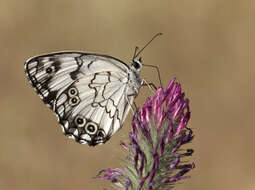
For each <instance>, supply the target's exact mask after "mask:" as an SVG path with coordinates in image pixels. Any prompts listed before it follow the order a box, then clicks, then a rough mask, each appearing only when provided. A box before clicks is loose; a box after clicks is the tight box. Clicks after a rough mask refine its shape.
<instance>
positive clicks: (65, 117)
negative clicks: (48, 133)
mask: <svg viewBox="0 0 255 190" xmlns="http://www.w3.org/2000/svg"><path fill="white" fill-rule="evenodd" d="M25 73H26V75H27V77H28V79H29V81H30V83H31V85H32V86H33V88H34V89H35V90H36V92H37V93H38V95H39V96H40V97H41V99H42V100H43V102H44V103H45V104H47V105H48V106H49V107H50V108H51V109H52V110H53V111H54V112H55V113H56V115H57V117H58V120H59V123H60V124H61V126H62V129H63V133H64V134H65V135H67V136H69V137H70V138H73V139H75V140H76V141H77V142H79V143H82V144H88V145H90V146H95V145H97V144H102V143H105V142H106V141H107V140H109V139H110V137H111V136H112V135H113V134H114V133H115V132H116V131H118V130H119V129H120V128H121V127H122V125H123V122H124V120H125V118H126V116H127V114H128V112H129V110H130V108H131V104H132V103H133V101H134V98H135V97H136V96H137V94H138V91H139V88H140V86H141V80H140V78H139V73H137V72H135V71H134V70H133V69H132V68H131V67H130V66H128V65H126V64H125V63H124V62H122V61H120V60H118V59H116V58H113V57H110V56H107V55H98V54H88V53H83V52H59V53H52V54H47V55H41V56H37V57H33V58H31V59H29V60H27V61H26V63H25Z"/></svg>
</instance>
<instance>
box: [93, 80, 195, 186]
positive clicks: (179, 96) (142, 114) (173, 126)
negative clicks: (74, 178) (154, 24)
mask: <svg viewBox="0 0 255 190" xmlns="http://www.w3.org/2000/svg"><path fill="white" fill-rule="evenodd" d="M175 80H176V79H175V78H174V79H173V80H172V81H171V82H170V83H169V85H168V87H167V88H166V89H162V88H159V89H158V90H157V91H156V93H155V95H154V96H153V97H152V98H148V99H147V100H146V102H145V103H144V105H143V107H142V108H141V109H140V110H136V113H135V114H134V116H133V121H132V131H131V132H130V133H129V143H128V145H126V144H125V143H124V142H121V143H120V145H121V147H122V148H123V149H124V150H125V151H126V152H127V153H128V157H127V159H126V163H125V165H124V169H119V168H116V169H106V170H102V171H100V172H99V174H98V175H97V176H96V177H97V178H100V179H103V180H110V181H111V182H112V183H114V184H115V185H116V186H118V187H120V189H126V190H141V189H143V190H154V189H157V190H164V189H169V187H173V184H174V183H175V182H177V181H179V180H182V179H186V178H189V176H184V175H185V174H186V173H187V172H189V171H190V170H191V169H193V168H194V167H195V165H194V163H192V164H187V163H186V160H185V164H184V160H183V159H184V158H185V157H188V156H191V155H192V153H193V152H194V151H193V150H192V149H187V150H183V149H182V150H181V149H180V147H181V146H182V145H184V144H187V143H189V142H190V141H191V140H192V139H193V132H192V130H191V129H190V128H188V127H187V124H188V121H189V119H190V110H189V100H188V99H186V98H184V93H183V92H182V91H181V85H180V84H179V83H177V82H176V81H175Z"/></svg>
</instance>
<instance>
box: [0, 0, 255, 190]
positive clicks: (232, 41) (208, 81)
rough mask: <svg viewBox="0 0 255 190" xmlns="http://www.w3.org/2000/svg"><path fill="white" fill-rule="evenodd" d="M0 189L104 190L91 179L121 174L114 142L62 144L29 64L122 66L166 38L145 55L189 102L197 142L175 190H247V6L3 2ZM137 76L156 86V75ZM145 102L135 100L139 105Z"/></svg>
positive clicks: (251, 13) (250, 41) (251, 157)
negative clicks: (53, 60)
mask: <svg viewBox="0 0 255 190" xmlns="http://www.w3.org/2000/svg"><path fill="white" fill-rule="evenodd" d="M0 23H1V24H0V60H1V61H0V66H1V68H0V73H1V74H0V87H1V90H0V97H1V98H0V106H1V111H0V121H1V126H0V127H1V132H0V189H1V190H16V189H17V190H34V189H37V190H45V189H49V190H51V189H54V190H60V189H61V190H67V189H84V190H86V189H103V187H105V188H110V183H109V182H104V181H100V180H97V179H93V178H92V177H93V176H95V175H96V174H97V172H98V171H99V170H101V169H104V168H108V167H118V166H120V160H121V159H123V158H124V157H125V155H124V154H123V153H122V152H121V150H120V148H119V141H120V140H124V141H125V139H127V136H128V131H129V130H130V121H131V114H130V116H129V117H128V118H127V120H126V122H125V126H124V127H123V129H122V130H120V131H119V132H118V133H117V134H115V135H114V136H113V137H112V139H111V140H110V141H108V143H106V144H105V145H103V146H98V147H95V148H93V147H88V146H86V145H79V144H77V143H75V142H74V141H73V140H69V139H68V138H66V137H65V136H63V135H62V132H61V129H60V127H59V125H58V123H57V119H56V117H55V116H54V115H53V114H52V113H51V111H50V110H49V109H48V108H47V107H46V106H45V105H43V103H42V101H41V100H40V98H39V97H38V96H37V95H36V93H35V92H34V90H33V89H32V88H31V87H30V84H29V83H28V81H27V79H26V78H25V75H24V70H23V63H24V62H25V60H26V59H27V58H29V57H31V56H34V55H38V54H42V53H49V52H55V51H62V50H81V51H88V52H97V53H103V54H109V55H112V56H114V57H117V58H119V59H121V60H123V61H125V62H129V61H130V59H131V57H132V55H133V51H134V47H135V46H136V45H137V46H140V47H142V46H143V45H144V44H145V43H146V42H147V41H148V40H149V39H150V38H151V37H152V36H153V35H154V34H155V33H157V32H162V33H163V34H164V35H163V36H161V37H160V38H158V39H157V40H155V41H154V42H153V43H152V44H151V45H150V47H148V48H147V49H146V50H145V51H144V52H143V53H142V56H143V60H144V63H147V64H153V65H157V66H158V67H160V70H161V76H162V80H163V83H164V85H167V83H168V82H169V81H170V80H171V79H172V78H173V77H174V76H175V77H177V79H178V81H179V82H181V84H182V86H183V89H184V91H185V92H186V96H187V97H188V98H189V99H190V102H191V111H192V118H191V121H190V123H189V126H190V127H192V128H193V129H194V132H195V139H194V141H193V143H192V144H189V145H188V146H187V147H190V148H194V149H195V153H194V156H192V157H191V158H190V161H191V162H193V161H194V162H195V163H196V169H194V170H193V171H191V172H190V173H189V175H191V179H188V180H184V181H182V182H181V183H180V184H178V185H176V187H175V189H178V190H184V189H189V190H198V189H201V190H202V189H206V190H215V189H217V190H218V189H220V190H221V189H222V190H225V189H232V190H239V189H245V190H254V189H255V170H254V169H255V166H254V161H255V152H254V145H255V144H254V137H255V136H254V133H255V126H254V105H255V104H254V96H255V88H254V81H255V63H254V60H255V53H254V49H255V1H254V0H159V1H149V0H139V1H135V0H105V1H103V0H72V1H71V0H43V1H42V0H1V1H0ZM142 76H143V77H144V78H146V79H147V80H151V81H154V82H155V83H157V78H156V77H155V76H156V75H155V73H154V71H153V70H151V69H150V68H144V69H143V72H142ZM148 95H150V92H149V91H148V90H146V89H143V90H142V91H141V94H140V96H139V97H138V99H137V104H138V105H141V104H142V103H143V101H144V100H145V97H146V96H148Z"/></svg>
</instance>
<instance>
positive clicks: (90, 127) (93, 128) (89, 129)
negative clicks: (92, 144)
mask: <svg viewBox="0 0 255 190" xmlns="http://www.w3.org/2000/svg"><path fill="white" fill-rule="evenodd" d="M97 130H98V127H97V125H96V124H95V123H93V122H88V123H87V124H86V125H85V131H86V133H88V134H89V135H95V134H96V133H97Z"/></svg>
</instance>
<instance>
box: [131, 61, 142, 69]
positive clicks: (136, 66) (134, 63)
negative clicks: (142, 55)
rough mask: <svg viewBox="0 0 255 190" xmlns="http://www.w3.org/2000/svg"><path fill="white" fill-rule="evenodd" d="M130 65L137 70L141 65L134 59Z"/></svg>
mask: <svg viewBox="0 0 255 190" xmlns="http://www.w3.org/2000/svg"><path fill="white" fill-rule="evenodd" d="M132 65H133V67H134V68H135V69H137V70H138V69H140V67H141V65H140V63H139V62H137V61H135V60H134V61H133V62H132Z"/></svg>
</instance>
